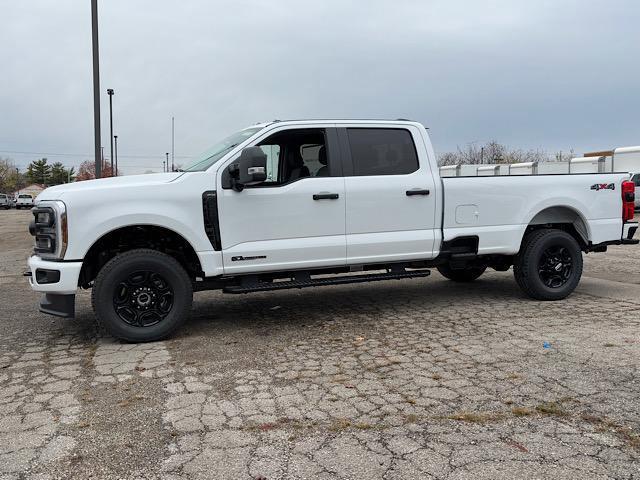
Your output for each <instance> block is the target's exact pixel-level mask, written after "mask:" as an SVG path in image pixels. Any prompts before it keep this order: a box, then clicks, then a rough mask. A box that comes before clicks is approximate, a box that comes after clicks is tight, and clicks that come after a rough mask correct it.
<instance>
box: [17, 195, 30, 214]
mask: <svg viewBox="0 0 640 480" xmlns="http://www.w3.org/2000/svg"><path fill="white" fill-rule="evenodd" d="M31 207H33V195H30V194H28V193H20V194H18V198H17V200H16V209H18V210H20V209H21V208H31Z"/></svg>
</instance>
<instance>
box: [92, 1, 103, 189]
mask: <svg viewBox="0 0 640 480" xmlns="http://www.w3.org/2000/svg"><path fill="white" fill-rule="evenodd" d="M91 44H92V46H93V140H94V155H95V164H96V167H95V168H96V178H100V177H101V176H102V162H101V160H100V66H99V64H100V55H99V51H98V0H91Z"/></svg>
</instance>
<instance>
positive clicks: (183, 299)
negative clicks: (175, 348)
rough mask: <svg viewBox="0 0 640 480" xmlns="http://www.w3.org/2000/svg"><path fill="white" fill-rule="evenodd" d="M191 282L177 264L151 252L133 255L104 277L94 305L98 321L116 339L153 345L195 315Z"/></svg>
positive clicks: (113, 263)
mask: <svg viewBox="0 0 640 480" xmlns="http://www.w3.org/2000/svg"><path fill="white" fill-rule="evenodd" d="M192 300H193V288H192V285H191V279H190V278H189V275H187V272H186V271H185V269H184V268H183V267H182V265H180V263H178V261H177V260H176V259H174V258H173V257H170V256H169V255H166V254H164V253H161V252H158V251H155V250H149V249H137V250H130V251H128V252H125V253H123V254H121V255H118V256H116V257H114V258H112V259H111V260H109V261H108V262H107V263H106V264H105V265H104V267H102V269H101V270H100V272H99V273H98V276H97V277H96V280H95V283H94V285H93V291H92V293H91V301H92V304H93V309H94V312H95V314H96V317H97V319H98V321H99V322H100V323H101V324H102V325H103V326H104V328H105V329H106V330H107V331H108V332H109V333H110V334H111V335H113V336H114V337H116V338H121V339H123V340H126V341H128V342H151V341H154V340H160V339H162V338H166V337H168V336H169V335H171V334H172V333H173V332H174V331H175V330H176V329H177V328H178V327H179V326H180V325H181V324H182V322H184V320H185V319H186V318H187V316H188V315H189V312H190V311H191V303H192Z"/></svg>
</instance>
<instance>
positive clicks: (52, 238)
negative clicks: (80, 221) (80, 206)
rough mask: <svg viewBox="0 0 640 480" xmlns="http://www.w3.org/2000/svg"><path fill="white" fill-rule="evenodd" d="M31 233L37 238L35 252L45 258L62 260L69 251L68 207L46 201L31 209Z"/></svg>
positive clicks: (57, 202)
mask: <svg viewBox="0 0 640 480" xmlns="http://www.w3.org/2000/svg"><path fill="white" fill-rule="evenodd" d="M31 212H32V213H33V220H31V223H30V224H29V233H31V235H33V236H34V237H35V248H34V252H35V253H36V254H37V255H40V256H41V257H43V258H51V259H62V258H63V257H64V254H65V252H66V250H67V242H68V231H67V207H66V206H65V204H64V203H63V202H61V201H54V202H50V201H44V202H40V203H39V204H38V206H36V207H34V208H32V209H31Z"/></svg>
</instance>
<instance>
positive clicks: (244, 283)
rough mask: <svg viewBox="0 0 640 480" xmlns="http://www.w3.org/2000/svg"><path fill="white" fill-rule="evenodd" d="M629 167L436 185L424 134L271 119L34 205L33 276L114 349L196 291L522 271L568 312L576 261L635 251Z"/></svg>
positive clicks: (51, 303) (578, 270)
mask: <svg viewBox="0 0 640 480" xmlns="http://www.w3.org/2000/svg"><path fill="white" fill-rule="evenodd" d="M628 179H629V174H628V173H601V174H600V173H598V174H578V175H523V176H508V177H505V176H494V177H488V176H487V177H473V178H465V177H456V178H440V177H439V174H438V166H437V163H436V157H435V154H434V151H433V148H432V146H431V142H430V140H429V136H428V134H427V130H426V129H425V128H424V127H423V126H422V125H421V124H419V123H416V122H411V121H404V120H395V121H380V120H378V121H372V120H349V121H345V120H322V121H309V120H307V121H274V122H270V123H265V124H258V125H254V126H251V127H249V128H246V129H244V130H241V131H239V132H237V133H235V134H233V135H231V136H229V137H227V138H225V139H224V140H222V141H221V142H220V143H219V144H217V145H216V146H214V147H213V148H212V149H211V150H210V151H209V152H207V153H206V154H204V155H203V156H202V158H200V159H198V160H197V161H195V162H194V163H193V164H192V165H191V166H189V167H187V168H186V169H185V170H184V171H180V172H171V173H163V174H151V175H138V176H127V177H118V178H108V179H100V180H93V181H86V182H79V183H74V184H65V185H60V186H56V187H51V188H48V189H46V190H45V191H44V192H42V193H41V194H40V195H39V196H38V198H37V204H36V206H35V207H34V208H33V215H34V219H33V221H32V223H31V225H30V230H31V233H32V234H33V235H34V236H35V251H34V255H33V256H31V257H30V259H29V272H27V275H29V276H30V282H31V285H32V287H33V289H34V290H36V291H38V292H43V293H44V294H45V295H44V297H43V300H42V302H41V305H40V309H41V311H42V312H45V313H49V314H53V315H59V316H64V317H72V316H73V315H74V309H75V294H76V290H77V289H78V288H92V301H93V308H94V311H95V314H96V317H97V319H98V321H99V322H100V323H101V324H103V325H104V327H106V329H107V330H108V331H109V332H110V333H111V334H112V335H114V336H115V337H119V338H121V339H124V340H128V341H151V340H156V339H160V338H163V337H166V336H168V335H170V334H171V333H172V332H174V331H175V329H176V328H178V326H180V324H181V323H182V322H183V321H184V320H185V318H187V317H188V315H189V312H190V309H191V303H192V296H193V292H195V291H199V290H210V289H221V290H222V291H223V292H226V293H246V292H261V291H266V290H279V289H285V288H302V287H311V286H322V285H335V284H344V283H353V282H366V281H375V280H386V279H403V278H412V277H425V276H427V275H429V273H430V271H429V268H437V269H438V271H439V272H440V273H441V274H442V275H444V276H445V277H447V278H449V279H451V280H454V281H458V282H469V281H472V280H475V279H476V278H478V277H479V276H480V275H482V274H483V272H484V271H485V270H486V269H487V268H493V269H495V270H498V271H506V270H508V269H509V268H510V267H512V266H513V271H514V275H515V278H516V281H517V283H518V285H519V286H520V287H521V288H522V290H523V291H524V293H525V294H526V295H528V296H529V297H532V298H534V299H539V300H558V299H562V298H565V297H566V296H567V295H569V294H570V293H571V292H572V291H573V290H574V289H575V288H576V285H577V284H578V282H579V280H580V276H581V274H582V252H603V251H605V250H606V249H607V246H608V245H612V244H615V245H619V244H635V243H637V242H638V241H637V240H635V239H633V236H634V233H635V232H636V229H637V228H638V224H637V222H635V221H633V215H634V184H633V183H632V182H629V181H628Z"/></svg>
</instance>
